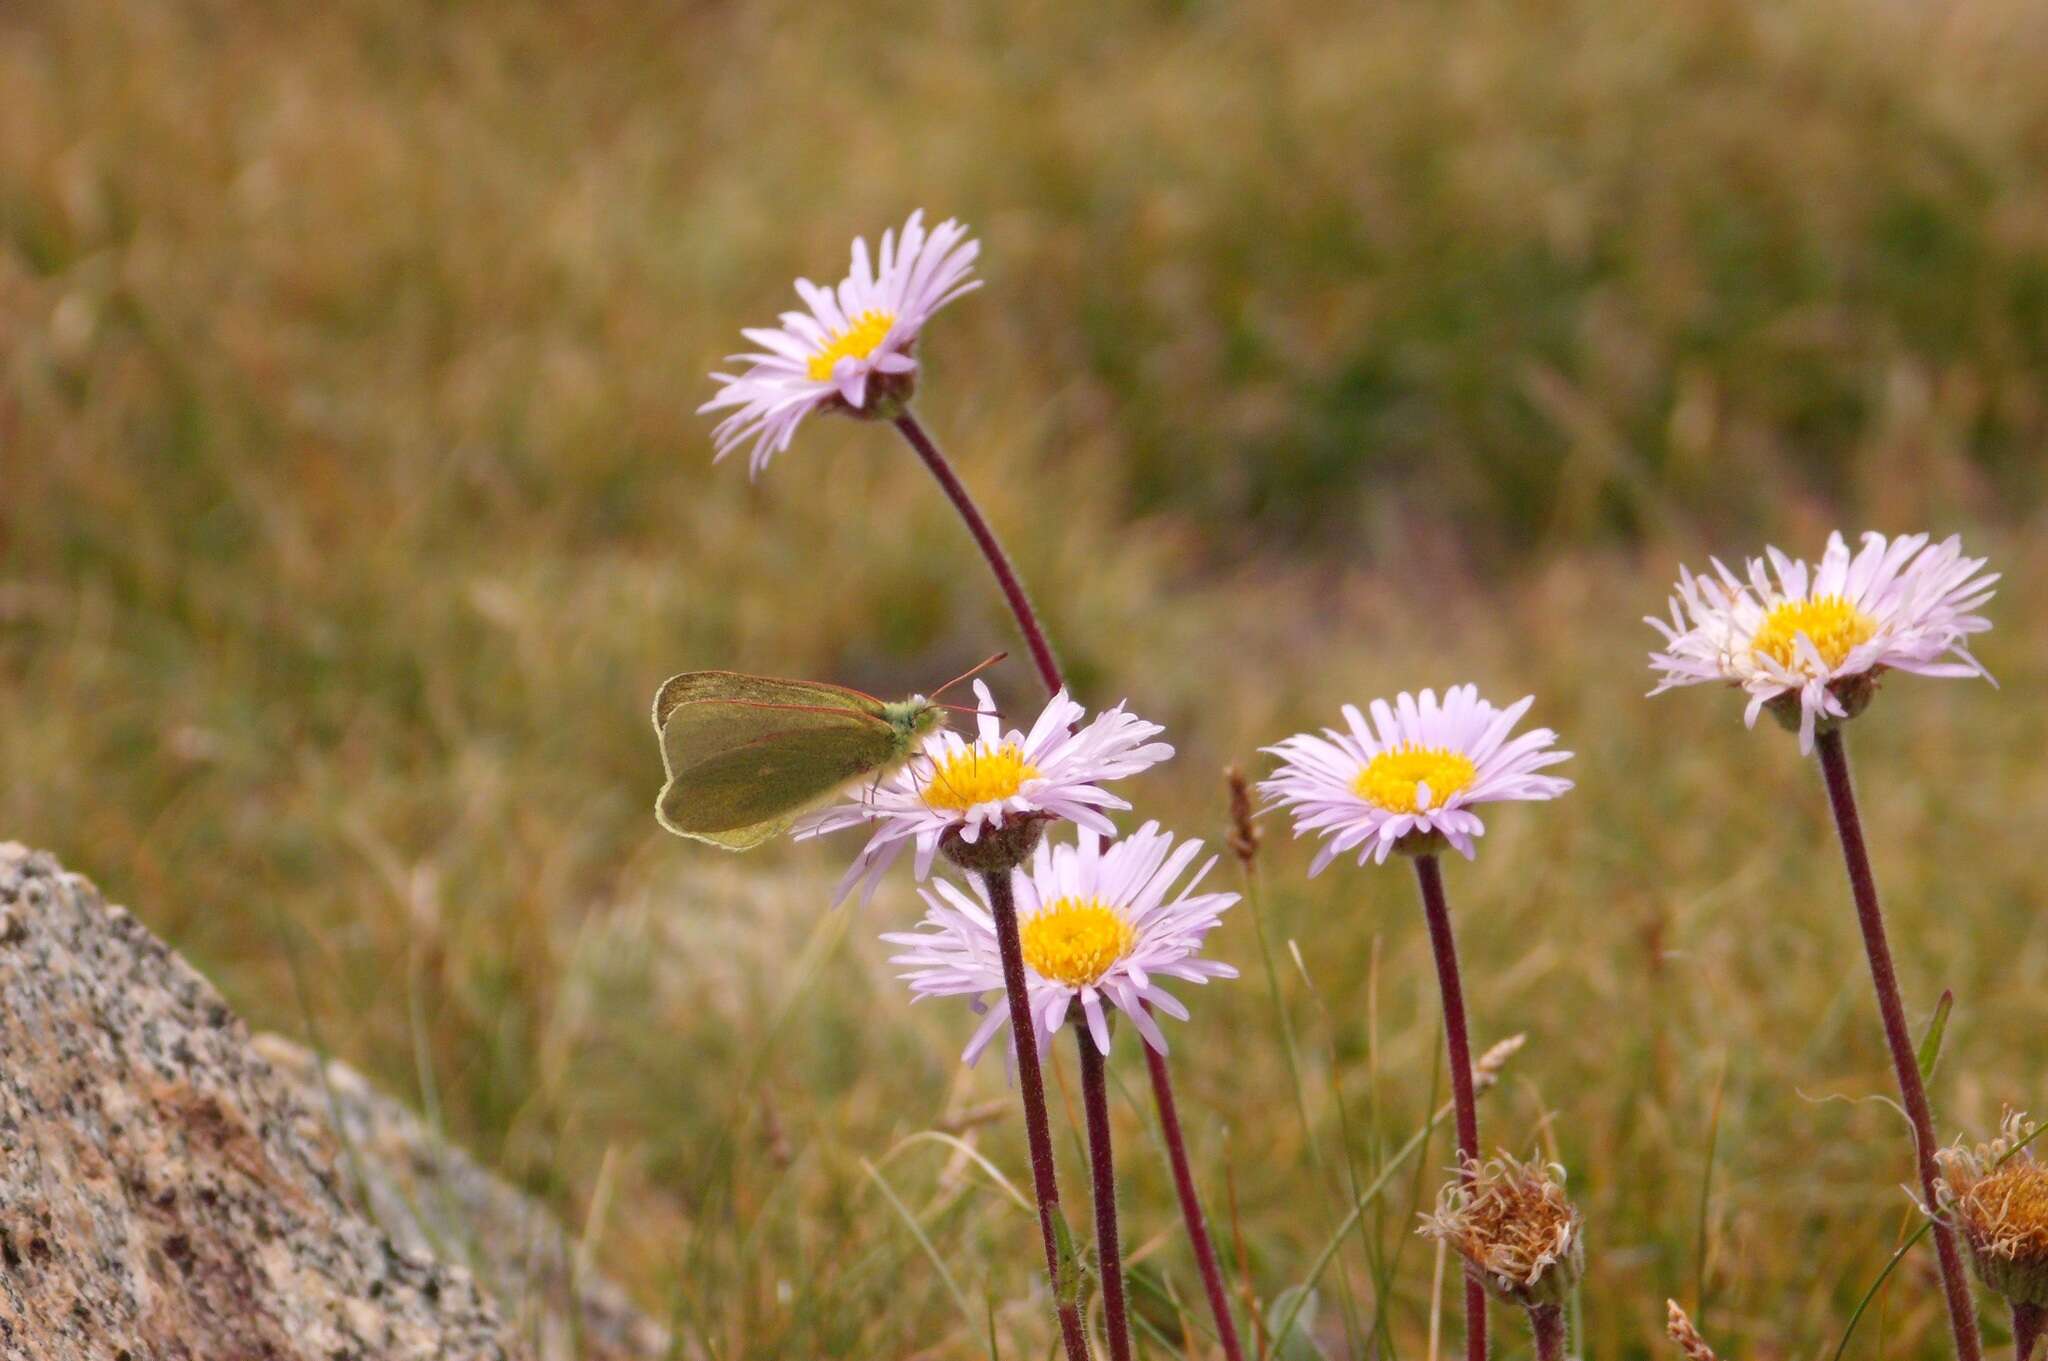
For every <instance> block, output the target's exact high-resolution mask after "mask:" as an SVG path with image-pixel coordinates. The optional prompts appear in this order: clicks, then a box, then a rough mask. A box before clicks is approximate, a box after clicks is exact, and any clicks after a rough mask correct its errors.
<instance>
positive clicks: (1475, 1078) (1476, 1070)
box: [1472, 1033, 1529, 1095]
mask: <svg viewBox="0 0 2048 1361" xmlns="http://www.w3.org/2000/svg"><path fill="white" fill-rule="evenodd" d="M1528 1042H1529V1037H1528V1036H1527V1035H1526V1034H1519V1033H1518V1034H1514V1035H1510V1036H1508V1037H1507V1038H1506V1039H1504V1040H1502V1041H1501V1042H1500V1043H1499V1044H1496V1045H1494V1046H1493V1047H1491V1048H1490V1049H1488V1050H1487V1051H1486V1052H1485V1053H1484V1054H1481V1055H1480V1056H1479V1059H1478V1061H1477V1062H1476V1063H1474V1064H1473V1065H1472V1091H1473V1093H1474V1095H1477V1094H1478V1093H1480V1092H1483V1091H1485V1090H1486V1089H1487V1088H1489V1087H1492V1086H1493V1085H1494V1084H1495V1083H1497V1082H1499V1081H1500V1072H1501V1069H1503V1068H1505V1067H1507V1066H1508V1060H1509V1059H1511V1058H1513V1057H1514V1056H1515V1055H1516V1054H1519V1053H1520V1052H1521V1051H1522V1046H1523V1045H1525V1044H1527V1043H1528Z"/></svg>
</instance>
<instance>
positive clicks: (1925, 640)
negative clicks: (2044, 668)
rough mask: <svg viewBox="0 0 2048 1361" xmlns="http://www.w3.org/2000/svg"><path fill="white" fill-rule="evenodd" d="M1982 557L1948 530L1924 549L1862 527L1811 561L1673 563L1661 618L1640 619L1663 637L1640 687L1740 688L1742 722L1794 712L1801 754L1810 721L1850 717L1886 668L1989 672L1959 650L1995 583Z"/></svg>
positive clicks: (1768, 558) (1981, 621) (1982, 622)
mask: <svg viewBox="0 0 2048 1361" xmlns="http://www.w3.org/2000/svg"><path fill="white" fill-rule="evenodd" d="M1984 561H1985V560H1984V559H1983V558H1966V557H1964V556H1963V550H1962V544H1961V541H1960V540H1959V539H1957V538H1955V537H1950V538H1948V539H1947V540H1945V541H1943V542H1942V543H1939V544H1935V545H1933V546H1931V547H1930V546H1929V543H1928V536H1927V535H1925V534H1910V535H1906V536H1904V537H1901V538H1896V539H1887V538H1885V536H1884V535H1882V534H1865V535H1864V536H1863V547H1862V548H1861V549H1859V550H1858V551H1857V552H1856V553H1855V554H1853V555H1852V554H1851V553H1850V552H1849V546H1848V545H1847V544H1846V543H1844V542H1843V540H1842V536H1841V535H1840V534H1839V533H1837V534H1831V535H1829V536H1828V546H1827V551H1826V552H1825V553H1823V554H1821V559H1820V562H1819V563H1817V564H1812V565H1809V564H1807V563H1804V562H1799V561H1795V560H1793V559H1791V558H1788V557H1786V556H1785V555H1784V554H1783V553H1780V552H1779V551H1778V550H1777V549H1775V548H1768V549H1766V550H1765V557H1763V558H1752V559H1750V561H1749V565H1748V572H1747V575H1746V577H1744V576H1737V575H1736V574H1735V573H1734V572H1732V571H1730V570H1729V569H1728V568H1727V567H1726V566H1724V565H1723V564H1722V563H1721V562H1720V561H1719V560H1718V559H1717V560H1715V561H1714V563H1713V569H1714V570H1713V573H1712V574H1711V575H1703V576H1694V575H1693V574H1692V573H1691V572H1689V571H1686V570H1684V569H1683V568H1681V569H1680V574H1679V579H1678V594H1677V595H1675V596H1673V597H1672V598H1671V618H1670V620H1669V621H1668V622H1667V621H1666V620H1662V619H1656V618H1651V619H1648V620H1646V621H1645V622H1647V623H1648V624H1650V626H1651V627H1653V628H1655V629H1656V630H1657V631H1658V632H1659V633H1661V634H1663V635H1664V643H1665V647H1664V650H1663V651H1661V652H1653V653H1651V654H1650V669H1651V670H1652V671H1654V672H1656V673H1657V676H1658V680H1657V688H1656V689H1654V690H1652V691H1651V692H1650V693H1651V694H1653V695H1660V694H1663V693H1664V692H1665V691H1666V690H1671V689H1675V688H1677V687H1679V686H1681V685H1701V684H1705V683H1708V682H1721V683H1724V684H1728V685H1735V686H1740V687H1741V688H1742V690H1743V691H1744V692H1745V693H1747V694H1748V696H1749V708H1748V711H1747V712H1746V713H1745V714H1744V715H1743V720H1744V721H1745V722H1746V723H1748V724H1750V725H1751V726H1755V724H1756V719H1757V715H1758V714H1759V713H1761V712H1762V711H1763V710H1764V709H1765V708H1767V707H1768V708H1771V709H1772V710H1773V712H1775V713H1777V714H1779V716H1780V717H1782V718H1784V719H1785V720H1786V722H1787V725H1788V726H1789V725H1790V723H1791V718H1792V715H1793V714H1794V713H1795V712H1796V713H1797V715H1798V728H1799V750H1800V751H1801V753H1809V752H1811V751H1812V750H1813V735H1814V730H1815V727H1816V726H1817V725H1818V724H1820V723H1825V722H1839V721H1841V720H1843V719H1848V718H1853V717H1855V716H1856V715H1857V714H1858V713H1860V712H1862V710H1863V708H1864V706H1865V705H1867V704H1868V703H1869V702H1870V697H1871V695H1872V693H1873V692H1874V690H1875V686H1876V680H1877V678H1878V677H1879V676H1881V675H1882V674H1883V673H1884V672H1886V671H1888V670H1896V671H1911V672H1915V673H1917V674H1919V675H1922V676H1982V677H1984V679H1986V680H1990V679H1991V673H1990V672H1988V671H1986V670H1985V669H1984V667H1983V666H1982V665H1981V664H1980V663H1979V662H1978V661H1977V659H1976V658H1975V657H1972V656H1971V655H1970V649H1969V646H1968V639H1969V637H1970V635H1971V634H1973V633H1982V632H1983V631H1984V630H1986V629H1988V628H1990V627H1991V624H1990V621H1989V620H1987V619H1985V618H1984V617H1983V616H1981V615H1979V614H1976V613H1974V611H1975V610H1977V609H1978V608H1979V607H1980V606H1982V605H1983V604H1984V603H1985V602H1986V601H1987V600H1989V599H1991V596H1992V594H1993V592H1992V589H1991V588H1992V586H1993V584H1994V583H1996V582H1997V580H1998V576H1997V574H1996V573H1992V574H1990V575H1984V574H1983V571H1982V569H1983V567H1984Z"/></svg>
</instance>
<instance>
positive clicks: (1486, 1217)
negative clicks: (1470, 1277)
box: [1421, 1154, 1585, 1309]
mask: <svg viewBox="0 0 2048 1361" xmlns="http://www.w3.org/2000/svg"><path fill="white" fill-rule="evenodd" d="M1473 1172H1474V1179H1473V1181H1472V1183H1471V1185H1469V1186H1468V1185H1466V1184H1465V1182H1464V1181H1463V1180H1462V1179H1460V1180H1458V1181H1453V1182H1451V1183H1449V1184H1448V1185H1446V1186H1445V1187H1444V1189H1443V1191H1442V1192H1441V1193H1440V1194H1439V1195H1438V1196H1437V1202H1436V1212H1435V1213H1434V1214H1429V1215H1425V1216H1423V1222H1422V1228H1421V1232H1422V1233H1423V1234H1425V1235H1427V1236H1428V1237H1431V1238H1435V1239H1439V1240H1441V1241H1443V1242H1445V1243H1448V1244H1450V1245H1451V1246H1452V1247H1454V1248H1456V1249H1457V1250H1458V1251H1459V1252H1460V1253H1461V1254H1463V1255H1464V1258H1465V1260H1466V1261H1468V1262H1470V1263H1471V1264H1472V1265H1473V1266H1475V1267H1477V1268H1478V1269H1479V1273H1480V1276H1481V1278H1482V1279H1483V1280H1484V1281H1485V1283H1486V1288H1487V1289H1488V1290H1490V1291H1492V1292H1493V1293H1494V1294H1495V1295H1496V1296H1498V1297H1499V1298H1501V1299H1503V1300H1506V1301H1508V1302H1510V1303H1513V1304H1519V1305H1522V1306H1524V1307H1525V1308H1530V1309H1534V1308H1537V1307H1539V1306H1545V1305H1551V1306H1554V1305H1559V1304H1563V1303H1564V1302H1565V1301H1566V1299H1567V1298H1569V1297H1570V1295H1571V1291H1572V1287H1573V1286H1574V1285H1576V1284H1577V1283H1578V1280H1579V1276H1580V1274H1581V1273H1582V1272H1583V1271H1584V1270H1585V1244H1584V1242H1583V1240H1582V1237H1581V1234H1580V1219H1579V1212H1578V1210H1577V1209H1575V1208H1574V1207H1573V1206H1572V1203H1571V1202H1570V1201H1569V1200H1567V1199H1566V1198H1565V1194H1564V1169H1563V1168H1561V1167H1559V1166H1557V1165H1556V1164H1554V1163H1553V1164H1544V1163H1539V1162H1536V1161H1534V1160H1531V1161H1529V1162H1522V1161H1520V1160H1519V1159H1517V1158H1514V1157H1512V1156H1510V1155H1508V1154H1502V1155H1501V1156H1499V1157H1497V1158H1495V1159H1493V1160H1492V1161H1491V1162H1488V1163H1486V1164H1485V1165H1483V1166H1480V1167H1476V1168H1474V1169H1473Z"/></svg>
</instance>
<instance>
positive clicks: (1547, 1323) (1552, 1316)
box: [1529, 1304, 1564, 1361]
mask: <svg viewBox="0 0 2048 1361" xmlns="http://www.w3.org/2000/svg"><path fill="white" fill-rule="evenodd" d="M1529 1326H1530V1327H1531V1328H1534V1329H1535V1330H1536V1361H1564V1309H1563V1307H1562V1306H1560V1305H1555V1304H1537V1305H1531V1306H1530V1308H1529Z"/></svg>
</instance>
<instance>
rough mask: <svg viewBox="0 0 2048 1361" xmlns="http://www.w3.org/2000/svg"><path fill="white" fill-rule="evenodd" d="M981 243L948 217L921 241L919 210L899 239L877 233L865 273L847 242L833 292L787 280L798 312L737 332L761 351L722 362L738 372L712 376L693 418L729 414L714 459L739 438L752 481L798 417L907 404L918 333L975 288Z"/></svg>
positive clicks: (861, 253) (864, 247)
mask: <svg viewBox="0 0 2048 1361" xmlns="http://www.w3.org/2000/svg"><path fill="white" fill-rule="evenodd" d="M980 252H981V244H980V243H979V242H977V241H975V240H973V239H971V238H970V237H969V236H968V235H967V228H966V227H964V226H962V225H961V224H960V223H958V222H956V221H954V220H953V219H951V218H948V219H946V221H944V222H942V223H940V224H939V225H938V226H937V227H935V228H933V229H932V230H931V231H930V232H929V233H927V232H926V231H925V229H924V213H923V211H922V210H919V211H917V212H914V213H912V214H911V215H910V220H909V221H907V222H905V223H904V224H903V234H902V236H901V237H898V236H897V235H896V233H895V231H894V230H893V229H892V230H890V231H885V232H883V233H882V249H881V253H880V255H879V257H878V258H877V259H876V261H875V263H874V264H873V265H872V266H871V265H870V263H869V260H868V243H867V239H866V238H865V237H855V238H854V240H853V263H852V265H851V267H850V268H849V269H848V271H847V275H846V277H845V278H844V279H842V280H840V281H839V286H838V287H837V288H823V287H820V286H819V285H817V284H814V283H812V282H811V281H810V280H809V279H798V280H797V281H796V291H797V296H798V297H800V298H802V299H803V303H804V306H805V308H807V309H808V310H806V311H802V312H784V313H783V314H782V324H781V325H780V326H769V327H757V328H753V329H750V330H746V331H742V332H741V333H740V334H742V335H744V336H745V337H746V338H747V339H748V340H751V341H753V342H754V343H755V344H756V345H759V346H760V347H761V349H760V350H759V351H757V352H755V353H751V354H736V355H733V356H731V358H732V360H733V361H734V362H735V363H745V364H747V365H748V366H749V367H748V368H747V370H746V371H745V372H743V373H739V374H731V373H714V374H712V375H711V376H712V377H713V378H715V379H717V380H718V383H719V385H720V386H719V389H718V395H717V396H715V397H713V398H712V399H711V400H710V401H708V402H706V403H704V405H703V406H701V407H699V408H697V409H698V410H699V411H700V412H702V411H725V410H728V409H729V410H731V412H732V414H731V415H729V416H727V417H726V418H725V419H724V420H722V421H720V422H719V423H718V428H717V429H716V430H715V431H713V432H712V439H713V442H714V443H715V444H716V445H717V448H718V453H717V458H724V457H725V456H726V455H727V454H729V453H731V452H732V451H733V450H734V449H736V448H738V447H739V446H740V445H741V444H744V443H746V442H747V441H748V440H749V439H751V440H752V441H753V442H754V447H753V449H752V451H751V452H750V454H749V456H748V471H749V473H750V474H751V475H753V476H759V475H760V472H761V470H762V469H763V468H765V467H767V466H768V461H769V460H770V459H772V458H773V457H775V455H777V454H779V453H781V452H782V451H783V450H784V449H787V448H788V447H789V442H790V440H792V439H794V438H795V437H796V430H797V427H798V426H799V425H802V424H803V422H804V418H805V417H806V416H809V415H810V414H811V413H812V412H814V411H819V410H826V409H839V410H845V411H851V412H855V413H861V414H873V413H874V412H875V411H876V410H877V407H878V405H881V406H887V405H889V404H891V403H900V402H901V401H902V400H903V399H904V398H906V397H907V396H908V395H909V392H910V387H911V384H912V382H913V379H912V375H913V374H914V373H915V372H916V369H917V358H916V356H915V355H914V354H913V353H912V351H913V349H914V347H915V346H916V343H917V336H918V332H919V331H921V330H922V329H923V328H924V324H925V322H927V321H929V320H930V319H931V316H932V314H933V313H935V312H937V311H938V310H939V309H940V308H941V307H944V306H945V305H946V304H947V303H949V302H951V301H953V299H955V298H957V297H959V296H960V295H961V294H963V293H969V292H972V291H973V290H974V289H977V288H979V287H981V283H980V281H979V280H976V279H973V278H970V277H969V276H970V275H971V274H973V272H974V258H975V256H976V255H978V254H980ZM714 461H715V460H714Z"/></svg>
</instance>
